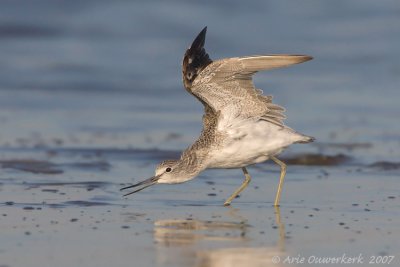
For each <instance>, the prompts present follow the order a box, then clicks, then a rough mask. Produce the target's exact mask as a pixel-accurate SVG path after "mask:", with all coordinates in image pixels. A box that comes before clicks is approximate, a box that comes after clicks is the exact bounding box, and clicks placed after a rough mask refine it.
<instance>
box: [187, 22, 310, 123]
mask: <svg viewBox="0 0 400 267" xmlns="http://www.w3.org/2000/svg"><path fill="white" fill-rule="evenodd" d="M206 31H207V27H205V28H204V29H203V30H202V31H201V32H200V33H199V35H198V36H197V37H196V39H195V40H194V41H193V43H192V45H191V46H190V48H189V49H188V50H187V51H186V53H185V56H184V58H183V64H182V74H183V83H184V86H185V88H186V90H187V91H188V92H190V93H191V94H193V95H194V96H195V97H196V98H197V99H199V100H200V102H201V103H203V105H204V109H205V115H204V117H203V122H204V125H205V126H206V125H207V121H208V119H207V118H210V117H215V116H217V114H218V116H219V117H222V120H223V121H224V123H223V124H225V125H226V124H230V123H231V122H233V121H240V120H243V119H248V118H254V117H259V118H260V119H263V120H266V121H269V122H271V123H274V124H278V125H283V122H282V120H283V119H284V118H285V116H284V115H283V112H284V109H283V108H282V107H280V106H278V105H274V104H273V103H272V97H271V96H264V95H262V91H261V90H259V89H256V88H255V87H254V84H253V81H252V76H253V75H254V74H255V73H256V72H258V71H261V70H269V69H275V68H281V67H286V66H290V65H293V64H298V63H302V62H305V61H308V60H310V59H312V57H310V56H304V55H261V56H249V57H241V58H229V59H222V60H218V61H215V62H213V61H212V60H211V59H210V58H209V56H208V54H207V53H206V51H205V49H204V43H205V37H206ZM219 120H221V118H220V119H219Z"/></svg>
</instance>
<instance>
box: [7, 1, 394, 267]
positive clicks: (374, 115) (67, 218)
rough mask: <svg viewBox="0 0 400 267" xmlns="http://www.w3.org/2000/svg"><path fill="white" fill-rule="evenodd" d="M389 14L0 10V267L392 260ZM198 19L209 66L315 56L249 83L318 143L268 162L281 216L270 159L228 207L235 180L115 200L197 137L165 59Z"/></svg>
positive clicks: (95, 5)
mask: <svg viewBox="0 0 400 267" xmlns="http://www.w3.org/2000/svg"><path fill="white" fill-rule="evenodd" d="M399 15H400V4H399V3H398V2H397V1H394V0H393V1H372V0H371V1H369V0H368V1H365V0H364V1H351V2H350V1H334V2H321V1H302V2H298V3H294V2H290V1H279V2H272V1H253V2H252V4H251V5H249V4H245V3H242V2H240V1H229V2H227V1H218V2H217V3H215V2H212V1H206V2H204V1H203V2H202V3H201V4H200V3H187V2H179V1H170V2H168V3H164V2H162V1H152V2H146V1H136V2H126V1H113V2H108V1H89V0H87V1H63V2H54V1H44V0H41V1H34V2H26V3H24V4H21V3H17V2H15V1H3V3H2V8H1V9H0V39H1V42H0V122H1V125H2V127H1V130H0V167H1V169H0V170H1V174H0V209H1V212H0V229H1V236H0V266H10V267H12V266H110V265H112V266H128V265H129V266H132V265H133V266H295V265H297V266H308V265H318V264H314V262H307V260H310V261H312V260H313V259H314V258H317V257H328V258H332V257H342V256H343V254H345V255H346V256H347V257H359V256H360V254H361V256H362V257H363V264H357V265H365V266H366V265H368V266H371V265H370V264H369V261H370V260H371V257H373V256H381V257H386V258H388V257H390V256H395V258H394V260H392V262H391V263H390V264H388V265H390V266H397V265H399V264H400V260H399V257H400V255H399V254H398V251H399V244H398V240H399V237H400V236H399V233H400V226H399V223H398V222H399V221H400V212H399V208H400V204H399V203H400V202H399V199H400V194H399V192H400V191H399V185H398V181H399V176H400V152H399V151H400V149H399V148H400V124H399V123H397V122H398V119H397V117H398V116H397V114H399V112H400V105H399V104H398V102H399V99H400V93H399V90H398V85H399V77H400V75H399V74H400V63H399V62H400V60H399V59H400V52H399V49H398V47H400V35H399V29H398V25H399V23H400V16H399ZM205 25H208V39H207V41H206V48H207V51H208V52H209V54H210V56H211V58H213V59H216V58H223V57H229V56H240V55H250V54H263V53H293V54H309V55H312V56H314V60H313V61H310V62H307V63H305V64H302V65H299V66H294V67H292V68H288V69H281V70H274V71H270V72H268V73H261V74H258V75H257V76H256V79H255V80H256V85H257V87H259V88H262V89H263V90H264V92H265V94H272V95H274V101H275V102H276V103H277V104H280V105H283V106H285V107H286V108H287V113H286V114H287V116H288V119H287V121H286V122H287V124H288V125H289V126H291V127H293V128H294V129H296V130H298V131H300V132H302V133H305V134H308V135H312V136H315V137H316V138H317V141H316V142H315V143H313V144H309V145H295V146H293V147H291V148H289V149H288V150H287V151H285V152H284V153H283V154H282V156H281V158H282V160H284V161H285V162H287V163H288V165H289V166H288V173H287V177H286V183H285V186H284V191H283V195H282V200H281V201H282V206H281V208H280V210H276V209H274V208H273V207H272V203H273V199H274V194H275V190H276V186H277V181H278V176H279V170H278V167H277V166H275V165H273V164H272V163H270V162H267V163H265V164H259V165H256V166H253V167H250V168H249V172H250V174H251V175H252V177H253V180H252V183H251V184H250V186H249V188H247V189H246V190H245V191H244V192H243V194H242V195H241V196H240V198H238V199H235V201H234V202H233V206H232V207H223V206H222V203H223V201H224V199H225V198H226V197H227V196H229V195H230V194H231V193H232V192H233V191H234V189H235V188H236V187H237V186H239V184H240V183H241V180H242V179H243V177H242V174H241V172H240V171H239V170H209V171H206V172H204V173H202V174H201V175H200V176H199V177H198V178H197V179H195V180H193V181H190V182H188V183H185V184H180V185H174V186H165V185H163V186H161V185H160V186H156V187H154V188H149V189H148V190H144V191H142V192H140V193H138V194H136V195H132V196H130V197H129V198H123V197H122V194H121V193H120V192H119V188H121V187H122V186H124V185H128V184H130V183H132V182H136V181H139V180H141V179H143V178H147V177H150V176H151V175H152V174H153V172H154V167H155V165H156V164H157V163H158V162H159V161H161V160H164V159H167V158H177V157H179V155H180V151H181V150H182V149H184V148H185V147H186V146H188V145H189V144H190V143H191V142H192V141H193V140H194V139H195V138H196V137H197V135H198V134H199V131H200V127H201V115H202V107H201V105H200V103H197V102H196V101H195V100H194V99H193V98H192V97H191V96H190V95H188V94H187V93H186V92H185V91H184V90H183V89H182V83H181V76H180V75H181V70H180V64H181V59H182V56H183V52H184V50H185V49H186V48H187V46H188V45H189V44H190V42H191V41H192V39H193V38H194V36H195V35H196V34H197V33H198V31H200V30H201V29H202V28H203V27H204V26H205ZM274 256H279V259H280V260H281V261H280V262H278V263H273V262H272V261H273V259H275V260H276V259H277V257H275V258H274ZM302 257H304V258H305V260H306V263H300V262H299V261H300V260H301V258H302ZM313 257H314V258H313ZM284 259H288V260H293V262H292V263H288V262H287V261H286V264H285V263H283V260H284ZM296 259H299V260H298V261H297V264H296ZM325 265H326V264H320V266H325ZM340 265H345V264H335V266H340ZM346 266H348V264H346Z"/></svg>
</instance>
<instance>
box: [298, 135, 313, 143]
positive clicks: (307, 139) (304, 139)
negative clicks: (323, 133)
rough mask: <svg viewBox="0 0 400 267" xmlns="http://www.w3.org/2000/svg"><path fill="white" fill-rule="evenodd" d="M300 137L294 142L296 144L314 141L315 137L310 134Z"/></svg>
mask: <svg viewBox="0 0 400 267" xmlns="http://www.w3.org/2000/svg"><path fill="white" fill-rule="evenodd" d="M302 137H303V138H302V139H300V140H299V141H297V142H296V143H297V144H307V143H311V142H314V141H315V138H314V137H312V136H307V135H302Z"/></svg>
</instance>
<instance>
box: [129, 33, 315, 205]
mask: <svg viewBox="0 0 400 267" xmlns="http://www.w3.org/2000/svg"><path fill="white" fill-rule="evenodd" d="M205 35H206V28H204V29H203V30H202V31H201V32H200V34H199V35H198V36H197V37H196V39H195V40H194V41H193V43H192V45H191V46H190V48H189V49H188V50H187V51H186V53H185V55H184V58H183V63H182V77H183V84H184V87H185V89H186V90H187V91H188V92H189V93H191V94H192V95H193V96H194V97H196V98H197V99H198V100H199V101H200V102H201V103H202V104H203V106H204V115H203V129H202V132H201V134H200V136H199V138H198V139H197V140H196V141H195V142H194V143H193V145H191V146H190V147H188V148H187V149H186V150H185V151H183V152H182V155H181V157H180V159H176V160H167V161H164V162H162V163H161V164H159V165H158V166H157V169H156V176H155V177H152V178H150V179H148V180H146V181H148V183H149V184H150V183H151V184H154V179H156V180H157V183H182V182H185V181H188V180H191V179H193V178H194V177H195V176H197V175H198V174H199V173H200V172H201V171H203V170H205V169H207V168H242V169H243V172H244V174H245V177H246V180H245V182H244V183H243V185H242V186H241V187H240V188H239V189H238V190H237V191H236V192H235V193H234V194H233V195H232V196H231V197H230V198H229V199H228V200H227V202H225V204H230V202H231V201H232V199H233V198H234V197H235V196H236V195H237V194H239V193H240V192H241V191H242V190H243V189H244V188H245V187H246V186H247V184H248V182H249V181H250V175H249V174H248V172H247V170H246V169H245V167H246V166H248V165H251V164H256V163H260V162H263V161H266V160H268V159H272V160H274V161H275V162H276V163H277V164H279V165H280V166H281V170H282V172H281V178H280V184H279V188H278V193H277V197H276V199H275V205H278V204H279V198H280V190H281V186H282V183H283V177H284V175H285V170H286V165H285V164H284V163H283V162H281V161H279V160H278V159H277V158H275V155H277V154H279V153H281V152H282V150H283V149H285V148H286V147H288V146H289V145H291V144H293V143H307V142H311V141H313V138H312V137H309V136H305V135H302V134H300V133H297V132H296V131H294V130H293V129H291V128H289V127H288V126H286V125H285V124H284V123H283V120H284V119H285V115H284V111H285V109H284V108H283V107H281V106H279V105H276V104H273V103H272V96H265V95H263V94H262V93H263V92H262V90H260V89H256V88H255V87H254V84H253V81H252V76H253V75H254V74H255V73H256V72H258V71H261V70H268V69H274V68H280V67H286V66H290V65H293V64H298V63H302V62H305V61H308V60H310V59H312V58H311V57H309V56H304V55H260V56H247V57H235V58H227V59H221V60H216V61H212V60H211V59H210V57H209V55H208V54H207V53H206V51H205V49H204V43H205ZM146 181H144V182H141V183H139V184H136V185H133V186H129V187H126V188H131V187H135V186H138V185H143V184H145V185H147V184H146ZM126 188H124V189H126ZM139 190H141V189H139ZM139 190H136V191H139ZM136 191H134V192H136Z"/></svg>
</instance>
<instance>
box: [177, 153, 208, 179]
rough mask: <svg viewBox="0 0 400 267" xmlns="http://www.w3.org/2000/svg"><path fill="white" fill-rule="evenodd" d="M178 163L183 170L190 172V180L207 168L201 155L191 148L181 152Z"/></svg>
mask: <svg viewBox="0 0 400 267" xmlns="http://www.w3.org/2000/svg"><path fill="white" fill-rule="evenodd" d="M180 161H181V164H182V165H183V166H182V167H183V168H184V169H186V170H190V173H191V176H192V178H194V177H195V176H197V175H198V174H199V173H200V172H202V171H203V170H205V169H206V168H207V164H206V161H205V157H204V156H203V153H202V152H201V151H197V150H193V149H191V148H188V149H186V150H185V151H183V152H182V155H181V159H180Z"/></svg>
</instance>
